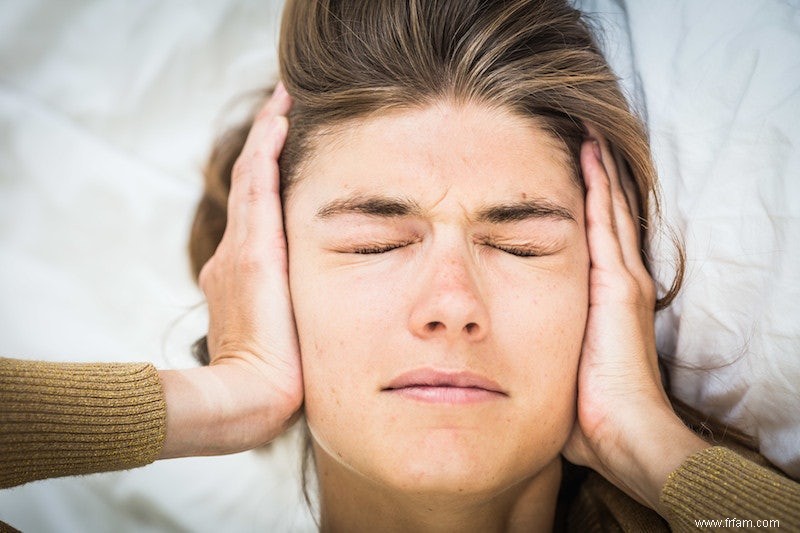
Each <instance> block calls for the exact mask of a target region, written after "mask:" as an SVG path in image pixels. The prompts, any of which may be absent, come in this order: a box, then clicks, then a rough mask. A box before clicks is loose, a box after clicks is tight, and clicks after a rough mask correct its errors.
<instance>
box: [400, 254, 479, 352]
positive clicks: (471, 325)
mask: <svg viewBox="0 0 800 533" xmlns="http://www.w3.org/2000/svg"><path fill="white" fill-rule="evenodd" d="M428 265H429V268H427V269H425V272H423V273H422V276H421V277H420V278H419V279H420V280H421V283H420V284H419V285H418V287H417V294H418V297H417V299H416V301H415V302H414V307H413V309H412V312H411V317H410V328H411V331H412V332H413V333H414V335H416V336H417V337H420V338H423V339H433V338H443V339H447V340H450V341H458V340H463V341H467V342H478V341H481V340H483V339H484V338H486V336H487V335H488V333H489V329H490V324H489V312H488V310H487V308H486V305H485V302H484V300H483V298H482V297H481V293H480V290H479V287H478V284H477V282H476V280H475V276H474V274H473V272H472V269H471V268H470V263H469V257H468V254H467V253H462V252H460V251H457V250H452V251H451V252H450V253H448V254H446V256H445V254H441V255H438V256H437V257H435V258H434V257H431V258H430V260H429V262H428Z"/></svg>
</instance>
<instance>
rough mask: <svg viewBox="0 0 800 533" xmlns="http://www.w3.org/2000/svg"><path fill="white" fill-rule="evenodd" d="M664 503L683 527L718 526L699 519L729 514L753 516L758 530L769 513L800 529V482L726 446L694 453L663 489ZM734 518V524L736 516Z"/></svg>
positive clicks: (741, 517)
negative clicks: (759, 522)
mask: <svg viewBox="0 0 800 533" xmlns="http://www.w3.org/2000/svg"><path fill="white" fill-rule="evenodd" d="M661 503H662V505H663V506H664V507H665V509H666V512H667V516H666V518H667V520H668V521H669V523H670V526H671V527H672V528H673V530H678V531H700V530H704V529H708V530H715V531H716V530H719V528H713V527H707V528H704V527H698V523H697V522H695V521H696V520H723V521H724V520H725V519H726V518H728V519H737V520H743V521H746V520H751V521H752V526H751V527H752V528H753V529H754V530H755V529H758V528H757V526H756V521H757V520H765V519H766V520H780V528H781V529H785V528H788V530H792V531H794V530H795V529H794V528H799V529H800V485H798V484H797V483H794V482H793V481H791V480H789V479H787V478H784V477H782V476H780V475H778V474H777V473H775V472H773V471H771V470H769V469H768V468H765V467H763V466H759V465H757V464H755V463H753V462H751V461H748V460H747V459H745V458H744V457H742V456H740V455H738V454H737V453H735V452H733V451H731V450H729V449H728V448H724V447H722V446H714V447H711V448H706V449H704V450H702V451H699V452H697V453H695V454H693V455H691V456H690V457H689V458H688V459H686V461H684V463H683V464H682V465H681V466H680V467H679V468H678V469H677V470H675V471H674V472H672V473H671V474H670V475H669V477H668V478H667V482H666V484H665V485H664V487H663V488H662V490H661ZM710 513H713V516H711V515H710ZM729 523H730V524H731V525H732V527H731V529H734V527H733V524H736V522H733V520H731V521H730V522H729ZM739 524H740V525H741V523H739ZM745 524H746V522H745ZM676 526H677V527H676ZM721 527H722V528H723V529H724V528H725V526H721ZM735 529H738V530H741V529H742V528H741V527H739V528H735ZM760 529H761V530H763V528H760Z"/></svg>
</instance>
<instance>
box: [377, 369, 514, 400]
mask: <svg viewBox="0 0 800 533" xmlns="http://www.w3.org/2000/svg"><path fill="white" fill-rule="evenodd" d="M381 392H385V393H389V394H392V395H396V396H399V397H402V398H406V399H410V400H416V401H421V402H428V403H443V404H465V403H475V402H485V401H491V400H498V399H502V398H507V397H508V393H506V392H505V391H504V390H503V389H502V388H501V387H500V386H499V385H498V384H497V383H495V382H494V381H492V380H490V379H488V378H485V377H483V376H480V375H478V374H474V373H472V372H451V371H442V370H434V369H430V368H421V369H418V370H412V371H411V372H406V373H404V374H401V375H400V376H398V377H396V378H395V379H393V380H392V381H391V382H390V383H389V385H388V386H386V387H384V388H382V389H381Z"/></svg>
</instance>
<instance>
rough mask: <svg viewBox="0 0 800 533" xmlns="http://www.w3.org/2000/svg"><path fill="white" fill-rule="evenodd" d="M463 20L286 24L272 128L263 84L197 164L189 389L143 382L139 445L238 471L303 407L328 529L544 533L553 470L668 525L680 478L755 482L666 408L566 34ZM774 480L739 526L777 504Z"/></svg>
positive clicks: (635, 232) (423, 10)
mask: <svg viewBox="0 0 800 533" xmlns="http://www.w3.org/2000/svg"><path fill="white" fill-rule="evenodd" d="M484 4H485V3H478V2H474V3H468V2H462V3H453V2H427V3H425V4H422V5H421V3H417V2H411V3H409V4H406V3H404V2H395V3H377V2H349V3H329V2H316V3H310V2H293V3H290V4H289V5H287V8H286V11H285V18H284V23H283V35H282V38H281V77H282V79H283V80H284V81H285V83H286V85H287V87H288V90H289V93H291V94H292V96H293V97H294V105H293V106H292V105H291V102H290V98H289V97H288V95H287V93H286V92H285V91H284V90H283V89H282V88H280V87H279V88H278V90H276V94H275V95H274V96H273V98H272V100H271V101H270V102H269V103H268V105H267V106H266V108H265V109H264V110H263V111H262V112H261V113H260V114H259V116H258V117H257V118H256V120H255V122H254V123H253V126H252V129H250V128H249V127H247V128H244V129H242V130H241V132H247V131H248V130H250V133H249V136H248V140H247V143H246V144H245V146H244V147H243V149H241V156H240V157H238V159H237V155H238V154H239V152H240V148H241V142H238V143H237V142H236V139H233V140H229V143H228V144H227V145H223V148H222V151H221V152H220V153H218V154H217V156H216V157H215V158H213V159H212V164H211V166H210V172H209V173H208V176H207V178H208V181H207V197H206V198H205V199H204V201H203V203H202V204H201V206H200V209H199V211H198V218H197V221H196V225H195V229H194V232H193V241H192V242H193V258H194V261H195V265H196V271H197V272H199V281H200V285H201V287H202V288H203V290H204V291H205V293H206V295H207V297H208V300H209V309H210V310H211V312H212V321H211V326H210V330H209V336H208V348H209V352H210V356H211V359H212V365H211V367H210V368H208V369H196V370H194V371H188V372H162V373H161V383H162V384H163V390H164V395H165V397H166V403H167V406H168V408H167V411H166V416H167V420H166V440H165V442H164V444H163V447H160V442H158V439H156V444H155V445H154V446H153V449H154V450H156V451H157V452H158V453H159V454H160V455H161V456H162V457H168V456H178V455H186V454H198V453H224V452H229V451H234V450H237V449H243V448H248V447H252V446H255V445H258V444H260V443H263V442H268V441H269V440H271V439H272V438H274V437H275V436H276V435H278V434H279V433H280V432H281V431H282V430H283V429H284V428H285V427H286V426H287V425H288V424H289V423H290V422H291V421H292V420H293V419H294V417H295V416H296V415H297V413H298V409H299V407H300V405H301V403H302V402H304V406H305V408H304V411H305V415H306V419H307V421H308V425H309V429H310V433H311V435H312V440H313V442H312V444H313V451H314V458H315V460H316V469H317V474H318V478H319V482H320V497H321V498H320V499H321V527H322V529H324V530H353V529H391V528H399V529H409V530H418V529H419V530H426V529H430V530H437V529H456V528H458V529H464V528H468V529H474V530H485V529H488V530H492V529H510V530H516V529H524V530H531V529H533V530H540V529H541V530H543V529H551V528H552V527H553V525H554V524H556V523H557V522H556V516H555V511H556V507H557V505H556V502H557V498H558V491H559V487H560V485H561V460H560V454H561V453H563V454H564V455H565V456H566V457H567V458H568V459H569V460H570V461H572V462H574V463H578V464H583V465H587V466H589V467H591V468H592V469H594V470H596V471H597V472H599V473H601V474H602V475H603V476H604V477H605V478H606V479H608V480H609V481H611V482H612V483H614V485H616V486H617V487H619V488H620V489H622V490H623V491H625V492H626V493H627V494H628V495H629V496H630V497H632V498H633V499H635V500H637V501H639V502H640V503H642V504H644V505H645V506H647V507H650V508H651V509H654V510H656V511H657V512H658V513H660V514H661V515H662V516H664V517H665V518H667V519H668V520H669V522H670V525H671V526H673V527H681V526H682V525H691V523H690V520H691V518H692V516H691V512H688V511H686V509H685V508H683V507H682V505H683V504H685V503H686V501H687V494H686V493H685V492H684V491H685V490H686V487H687V486H688V485H687V482H686V481H685V479H684V480H683V481H681V476H684V478H686V477H691V476H692V475H693V474H692V472H696V471H697V470H698V469H699V470H700V471H701V475H702V474H703V473H704V472H703V468H704V467H703V466H702V465H704V464H705V463H706V462H709V461H712V462H713V461H716V462H714V465H715V468H717V469H718V471H719V472H721V474H719V475H720V476H722V479H731V478H730V477H729V478H725V477H724V476H726V475H728V476H733V478H735V476H737V475H740V476H745V477H758V476H766V475H768V474H766V473H765V472H766V471H763V472H762V471H761V470H758V469H757V467H755V466H754V465H751V464H747V463H746V462H745V463H743V464H745V466H743V467H741V468H744V472H743V473H740V474H736V473H731V472H735V471H732V470H731V468H733V467H730V466H728V465H729V463H730V462H731V461H736V460H739V459H738V456H735V454H732V453H731V452H725V451H722V450H720V449H719V448H709V447H708V445H707V444H706V443H705V442H704V441H702V440H701V439H699V438H698V437H696V436H695V435H694V434H693V433H692V432H691V431H690V430H688V429H687V428H686V427H685V426H684V425H683V424H682V423H681V421H680V420H679V419H678V417H677V416H676V415H675V414H674V413H673V411H672V409H671V407H670V404H669V401H668V400H667V398H666V395H665V393H664V390H663V388H662V386H661V380H660V374H659V371H658V364H657V357H656V353H655V345H654V340H653V312H654V309H655V307H656V297H655V289H654V286H653V282H652V279H651V278H650V276H649V274H648V273H647V270H646V268H645V265H644V263H643V262H642V254H641V252H640V250H641V246H640V244H639V238H640V233H641V232H642V231H643V230H644V229H646V228H647V224H648V219H649V218H650V214H651V211H652V210H653V208H652V207H651V206H650V205H649V199H650V195H651V194H652V193H654V172H653V169H652V164H651V162H650V159H649V153H648V148H647V143H646V139H645V136H644V132H643V129H642V128H641V126H640V124H639V123H638V122H637V121H636V119H635V118H634V117H633V115H631V113H630V112H629V110H628V108H627V105H626V103H625V101H624V98H623V97H622V96H621V94H620V92H619V89H618V87H617V85H616V80H615V78H614V77H613V74H612V73H611V72H610V70H609V69H608V67H607V65H606V63H605V61H604V60H603V58H602V56H601V55H600V54H599V52H598V51H597V48H596V47H595V46H594V44H593V42H592V40H591V37H590V35H589V33H588V31H587V30H586V28H585V27H584V26H583V24H582V22H581V21H580V18H579V14H578V13H576V12H575V11H574V10H572V9H571V8H569V7H568V6H567V5H566V4H564V3H558V2H548V3H546V4H539V3H535V2H502V3H500V2H498V3H491V4H488V5H484ZM290 107H291V111H290ZM284 115H288V124H291V128H288V138H286V142H285V145H283V143H284V136H285V135H286V134H287V120H286V118H284ZM606 139H607V141H606ZM282 146H283V152H282V154H281V156H280V161H279V163H280V165H279V166H278V161H277V157H278V154H279V153H281V147H282ZM234 160H236V163H235V164H234ZM278 168H280V183H279V181H278V177H279V172H278ZM628 171H630V174H631V178H632V183H631V184H628V188H627V189H628V190H623V189H624V186H623V183H624V182H625V181H626V180H625V178H624V176H625V174H626V173H627V172H628ZM229 176H232V180H231V186H230V194H229V195H227V190H226V187H227V184H226V180H227V178H228V177H229ZM584 191H585V195H584ZM626 193H627V196H626ZM226 196H229V197H227V198H226ZM226 202H227V203H228V205H229V210H228V212H226V209H225V206H226ZM281 202H282V203H281ZM281 209H283V214H284V216H283V217H281V216H280V215H279V213H281ZM631 211H633V213H634V214H633V215H632V214H631ZM633 216H637V217H639V220H640V221H641V223H640V224H639V225H637V224H635V223H634V222H633V220H634V219H633ZM226 219H227V226H225V225H224V222H225V220H226ZM220 222H222V224H220ZM284 224H285V237H286V238H285V239H284ZM223 228H224V236H223ZM212 254H213V255H212ZM290 258H291V261H290V260H289V259H290ZM672 292H673V291H669V292H668V294H667V297H666V298H667V299H668V298H669V296H670V295H671V294H672ZM232 295H235V296H233V297H232ZM662 303H665V301H664V300H663V299H662ZM295 331H296V333H295ZM300 354H302V358H301V356H300ZM576 397H577V404H576V400H575V399H576ZM195 398H200V399H201V401H200V402H199V404H198V402H196V400H195ZM220 398H221V399H222V401H220ZM157 399H158V398H156V400H157ZM153 412H156V413H160V412H163V411H160V410H158V409H153ZM220 420H224V421H225V424H226V425H225V426H223V428H222V429H220V427H219V425H218V423H219V421H220ZM162 435H163V433H162ZM687 458H688V461H687ZM151 459H152V456H145V458H144V459H143V460H144V461H147V460H151ZM692 465H695V466H694V467H693V466H692ZM696 465H700V466H699V467H697V466H696ZM693 468H694V470H693ZM670 473H673V474H672V479H671V480H670V481H669V482H668V481H667V480H668V476H669V475H670ZM675 474H677V478H678V479H676V475H675ZM706 477H708V476H707V475H706ZM777 479H780V478H777ZM769 480H770V481H769V483H765V484H764V486H759V492H757V495H756V496H755V497H754V503H753V505H754V507H747V503H746V502H744V503H742V506H741V507H739V508H738V509H737V511H739V512H742V511H744V512H747V511H748V510H749V511H754V510H764V509H766V510H768V511H769V512H772V511H774V509H772V508H770V507H768V506H767V504H765V503H763V502H762V501H761V499H762V498H763V499H766V500H769V498H770V494H769V493H768V492H767V490H768V487H770V486H771V487H772V490H778V494H779V495H780V496H781V497H783V496H785V495H786V494H787V491H795V492H794V493H795V494H796V491H797V488H796V486H795V485H793V484H791V483H789V482H786V481H775V478H769ZM592 482H593V481H592V480H589V481H587V483H586V486H585V487H584V489H585V491H589V492H588V494H589V495H590V496H589V498H590V499H591V495H592V494H594V495H595V496H598V495H600V496H598V497H600V498H601V499H602V500H603V501H604V502H605V503H604V505H602V506H601V507H602V508H603V509H605V510H606V511H608V510H611V512H610V514H609V512H604V511H600V510H599V508H598V507H597V506H596V505H594V506H592V505H589V504H588V503H587V497H586V496H585V495H586V494H587V492H584V493H583V496H579V497H578V498H577V499H576V500H574V503H573V507H572V508H571V513H570V515H571V519H570V520H571V524H572V525H573V526H574V527H580V526H581V524H582V523H590V524H600V525H603V526H608V527H611V524H612V523H613V522H616V523H618V524H619V525H622V526H627V525H630V524H634V523H638V524H639V525H641V524H642V523H644V524H647V525H648V526H651V527H655V526H657V525H663V522H660V521H659V519H658V518H657V517H656V516H655V515H654V514H652V513H651V514H648V513H647V512H646V511H645V510H644V509H643V508H638V507H636V506H634V505H633V504H632V503H631V502H628V503H620V504H617V505H612V504H609V503H608V501H609V498H610V499H611V500H613V499H614V498H615V496H609V495H610V494H612V493H611V492H609V488H603V487H600V488H598V486H597V484H596V483H595V484H594V485H592V484H591V483H592ZM770 483H777V485H770ZM593 487H594V491H595V492H594V493H592V492H591V491H592V490H593ZM776 487H777V489H776ZM705 496H707V495H706V493H705V492H703V493H697V492H695V493H693V494H690V495H689V496H688V497H689V498H691V499H694V500H696V501H697V500H699V501H701V503H702V502H703V501H704V497H705ZM711 500H713V498H711V499H710V500H709V501H711ZM706 505H708V506H707V507H701V509H705V510H709V509H710V510H712V511H715V510H717V509H716V508H714V507H713V505H711V504H706ZM796 508H797V506H796V505H795V507H794V508H790V509H789V510H788V511H786V512H787V513H789V514H787V515H785V516H789V517H791V516H796V515H797V512H796ZM620 509H622V511H620ZM776 512H777V511H776ZM791 513H794V514H791ZM770 516H774V515H770ZM643 521H644V522H643ZM634 527H635V526H634Z"/></svg>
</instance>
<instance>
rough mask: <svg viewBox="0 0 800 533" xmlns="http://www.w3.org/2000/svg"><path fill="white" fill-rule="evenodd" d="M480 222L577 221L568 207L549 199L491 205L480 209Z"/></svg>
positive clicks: (478, 217) (478, 215) (478, 216)
mask: <svg viewBox="0 0 800 533" xmlns="http://www.w3.org/2000/svg"><path fill="white" fill-rule="evenodd" d="M476 219H477V221H478V222H484V223H489V224H508V223H510V222H520V221H523V220H530V219H553V220H567V221H571V222H575V216H574V215H573V214H572V212H571V211H570V210H569V209H567V208H566V207H563V206H560V205H558V204H554V203H553V202H551V201H549V200H523V201H520V202H512V203H503V204H498V205H490V206H487V207H484V208H482V209H481V210H480V211H478V214H477V217H476Z"/></svg>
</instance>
